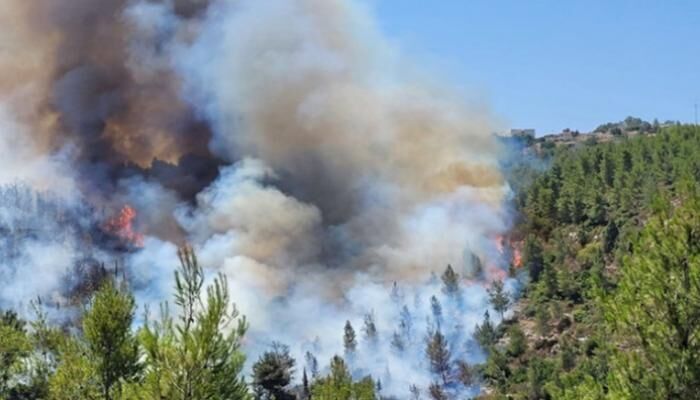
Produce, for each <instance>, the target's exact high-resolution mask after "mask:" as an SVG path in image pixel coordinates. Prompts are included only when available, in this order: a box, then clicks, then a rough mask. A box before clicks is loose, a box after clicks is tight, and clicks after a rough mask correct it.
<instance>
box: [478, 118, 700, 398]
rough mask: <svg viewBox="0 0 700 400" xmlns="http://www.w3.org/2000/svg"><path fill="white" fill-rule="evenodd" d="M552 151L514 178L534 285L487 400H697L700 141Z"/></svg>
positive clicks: (624, 141) (506, 338)
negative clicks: (542, 162)
mask: <svg viewBox="0 0 700 400" xmlns="http://www.w3.org/2000/svg"><path fill="white" fill-rule="evenodd" d="M696 129H697V127H694V126H674V127H668V128H664V129H663V130H662V131H661V132H660V133H658V134H655V135H648V136H647V135H645V136H635V137H634V138H627V137H622V138H621V139H619V140H616V141H614V142H608V143H595V142H594V141H589V142H587V144H584V145H581V146H578V147H572V148H567V147H561V148H557V149H555V150H554V151H553V153H552V154H551V155H550V157H549V158H548V159H547V160H545V161H547V162H549V163H550V165H549V167H548V168H546V169H539V168H534V167H533V164H532V163H527V164H521V165H517V166H514V167H513V169H512V173H513V180H514V181H516V182H528V184H526V185H521V186H519V187H518V193H517V199H516V202H517V207H518V209H519V211H520V215H521V220H520V221H519V223H518V226H517V229H516V233H515V235H516V237H517V236H518V235H520V237H522V238H523V252H524V257H523V264H524V267H525V268H526V269H527V271H528V274H529V277H530V282H529V283H528V284H527V286H526V289H525V291H524V297H523V299H522V301H521V303H520V304H519V305H518V307H517V312H516V314H515V316H514V317H513V318H512V319H511V320H510V321H508V322H507V323H505V324H504V326H503V327H500V329H499V330H498V332H499V338H498V339H497V341H496V344H495V345H494V346H492V347H491V350H490V352H491V356H490V358H489V361H488V364H487V365H486V367H485V368H484V371H485V378H486V379H487V380H488V382H489V384H490V386H491V388H492V389H493V390H492V391H491V392H490V393H489V394H488V395H485V396H483V397H484V398H514V399H549V398H554V399H602V398H621V399H627V398H629V399H656V398H664V399H667V398H684V399H687V398H697V396H698V395H697V394H696V388H697V387H699V386H698V385H700V381H699V380H698V378H699V376H700V375H699V374H700V356H699V354H700V353H699V352H698V350H700V349H698V346H699V345H700V343H699V341H700V301H698V300H700V297H699V295H700V219H699V218H700V200H699V196H700V157H699V155H700V135H699V134H698V132H697V130H696Z"/></svg>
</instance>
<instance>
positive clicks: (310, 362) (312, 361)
mask: <svg viewBox="0 0 700 400" xmlns="http://www.w3.org/2000/svg"><path fill="white" fill-rule="evenodd" d="M304 358H305V359H306V367H307V368H309V372H311V378H313V379H316V378H317V377H318V360H316V357H314V355H313V354H311V352H310V351H307V352H306V354H305V355H304Z"/></svg>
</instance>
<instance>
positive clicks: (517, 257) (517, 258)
mask: <svg viewBox="0 0 700 400" xmlns="http://www.w3.org/2000/svg"><path fill="white" fill-rule="evenodd" d="M513 266H514V267H515V268H520V267H522V266H523V256H522V255H521V254H520V249H519V248H517V247H515V248H513Z"/></svg>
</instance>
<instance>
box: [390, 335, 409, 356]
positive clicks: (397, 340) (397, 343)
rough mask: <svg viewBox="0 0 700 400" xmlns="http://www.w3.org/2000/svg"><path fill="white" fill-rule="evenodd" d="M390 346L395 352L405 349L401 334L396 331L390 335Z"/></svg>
mask: <svg viewBox="0 0 700 400" xmlns="http://www.w3.org/2000/svg"><path fill="white" fill-rule="evenodd" d="M391 348H392V349H394V351H396V352H397V353H402V352H403V351H404V350H406V342H404V339H403V336H402V335H401V334H399V333H398V332H396V331H394V333H393V334H392V335H391Z"/></svg>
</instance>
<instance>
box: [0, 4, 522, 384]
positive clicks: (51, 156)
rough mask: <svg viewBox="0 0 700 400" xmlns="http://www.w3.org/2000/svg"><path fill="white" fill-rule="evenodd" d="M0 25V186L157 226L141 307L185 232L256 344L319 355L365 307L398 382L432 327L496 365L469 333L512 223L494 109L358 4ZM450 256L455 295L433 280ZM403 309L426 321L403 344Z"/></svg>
mask: <svg viewBox="0 0 700 400" xmlns="http://www.w3.org/2000/svg"><path fill="white" fill-rule="evenodd" d="M0 23H1V25H0V26H2V28H0V29H1V30H2V33H3V34H2V35H0V128H1V129H2V136H0V156H1V158H0V184H7V183H12V182H15V181H22V182H25V183H26V184H27V185H29V186H30V187H32V188H33V189H34V190H51V191H53V192H54V193H57V194H59V195H61V196H63V198H64V199H68V200H70V201H72V202H73V203H75V202H86V203H88V204H91V205H93V206H94V207H96V208H101V209H111V210H115V209H118V208H119V207H121V206H122V205H123V204H130V205H131V206H132V207H134V208H135V209H136V211H137V212H138V217H137V224H138V226H137V228H138V229H139V230H140V231H141V232H143V233H144V234H145V235H146V237H145V240H144V241H143V247H142V248H140V249H139V250H136V251H131V252H129V253H127V254H126V255H125V260H124V262H125V263H126V266H127V268H128V270H129V276H130V279H131V280H132V285H133V287H134V289H135V290H136V291H137V295H138V297H139V300H140V301H141V303H143V304H152V303H157V302H159V301H162V300H164V299H166V298H167V297H168V293H169V292H170V288H171V285H170V283H171V277H172V271H173V269H174V268H175V267H176V265H177V257H176V254H175V253H176V248H177V246H178V245H181V244H183V243H189V244H191V245H192V246H193V247H194V248H195V249H196V251H197V253H198V256H199V259H200V261H201V263H202V264H203V265H204V266H205V267H206V268H207V269H208V271H210V272H212V273H214V272H223V273H224V274H225V275H226V276H227V277H228V278H229V279H230V286H231V288H232V289H233V297H234V300H235V301H236V302H237V303H238V305H239V307H240V308H241V309H242V311H243V313H244V314H246V315H247V316H248V318H249V320H250V321H251V323H252V328H251V333H250V335H249V336H250V339H249V343H248V348H249V351H250V354H251V355H253V356H254V355H255V354H257V353H259V352H260V351H262V350H264V349H265V346H267V345H269V344H270V343H271V342H272V341H275V340H276V341H282V342H284V343H286V344H289V345H290V346H291V348H292V350H293V351H294V352H295V354H296V356H297V360H299V362H300V363H301V362H302V360H304V354H305V353H306V352H307V351H308V352H310V353H313V354H315V355H316V357H318V359H319V360H320V361H321V362H322V363H323V362H325V361H327V360H328V359H329V358H330V357H331V356H332V355H333V354H335V353H341V352H342V347H341V337H342V328H343V325H344V323H345V321H346V320H350V321H351V322H352V323H353V324H354V325H355V326H356V328H357V330H358V332H359V330H360V327H361V325H362V319H363V317H364V316H365V315H366V314H368V313H372V314H373V315H375V316H376V320H377V321H378V324H379V325H380V327H379V328H380V329H379V330H380V340H379V341H378V342H377V343H375V344H374V345H373V346H375V347H373V348H372V349H371V351H370V350H369V348H368V347H364V350H360V351H359V353H358V355H357V356H356V357H355V358H354V359H353V361H352V363H351V364H352V366H353V370H354V371H355V373H357V374H364V373H371V374H372V375H373V376H374V377H375V378H381V379H382V381H383V382H384V383H385V391H386V392H387V393H388V394H395V395H398V396H406V393H407V391H408V386H409V384H410V383H418V384H420V385H422V386H423V387H427V385H428V383H429V382H430V380H431V379H432V378H431V375H430V373H429V370H428V368H427V367H426V360H425V353H424V342H423V337H424V335H425V332H426V331H429V330H431V329H436V328H439V329H443V330H444V331H445V332H446V334H448V335H449V336H450V337H451V338H452V339H453V340H452V342H451V343H453V345H454V346H455V348H454V349H453V351H454V353H455V354H456V355H459V356H461V357H465V358H467V359H468V361H470V362H476V361H479V360H481V359H482V358H483V354H481V353H480V351H479V349H478V348H477V347H476V346H469V345H467V343H470V339H469V338H470V334H471V331H472V330H473V328H474V325H475V324H476V323H477V322H478V321H480V320H481V318H482V316H483V313H484V311H485V310H487V309H488V304H487V296H486V289H485V284H486V283H488V282H490V281H491V280H494V279H503V277H504V276H505V273H504V268H505V260H503V259H502V257H501V254H500V253H499V251H498V246H497V243H496V237H498V236H499V235H502V234H503V233H504V232H505V231H506V229H507V217H508V214H507V212H506V210H505V208H504V204H505V201H506V195H507V192H508V188H507V185H506V183H505V181H504V179H503V178H502V176H501V173H500V172H499V168H498V157H499V151H500V149H499V147H498V144H497V142H496V140H495V138H494V137H493V135H492V134H491V132H492V131H493V130H494V127H493V126H492V122H491V121H492V118H491V116H490V115H489V114H488V113H487V112H485V111H484V110H483V107H474V106H472V105H469V104H467V103H466V102H464V101H463V100H461V99H460V96H459V95H458V94H456V93H454V92H452V91H451V90H450V89H449V87H446V86H441V85H437V84H435V83H434V79H427V78H426V77H425V75H421V74H419V73H415V72H409V71H415V68H414V66H413V65H411V60H408V59H407V58H405V57H404V56H403V55H402V54H400V53H399V52H398V51H397V49H395V48H394V47H392V46H391V45H390V44H389V42H388V41H387V40H386V39H385V38H384V37H383V36H382V34H381V33H380V31H379V29H378V28H377V27H376V26H375V23H374V20H373V18H372V16H371V13H370V12H369V10H368V9H367V8H366V7H365V5H363V4H362V3H359V2H356V1H351V0H294V1H284V2H280V1H275V0H209V1H205V0H105V1H100V2H95V1H92V0H36V1H32V2H25V1H20V0H10V1H5V2H3V3H2V5H0ZM29 49H31V51H30V50H29ZM68 200H67V201H68ZM94 219H95V221H97V220H99V218H97V217H94ZM8 221H9V220H8ZM95 223H97V222H95ZM6 225H8V226H9V225H11V222H7V223H6ZM74 236H78V234H77V233H76V234H75V235H74ZM35 244H36V243H33V242H27V244H25V245H24V246H25V247H26V251H25V254H37V253H36V251H35V250H33V248H32V246H34V245H35ZM55 245H56V246H59V244H55ZM76 246H78V247H79V246H80V245H79V243H78V244H76V241H74V240H71V241H70V245H69V246H64V249H74V248H75V247H76ZM50 250H51V251H52V252H54V250H55V249H53V248H51V249H50ZM42 251H49V250H42ZM58 253H59V254H63V255H65V257H57V258H55V259H53V260H52V263H54V264H55V263H59V264H61V265H63V266H56V265H48V264H46V266H43V265H45V264H42V263H41V262H34V263H33V265H34V268H45V269H50V270H51V271H55V272H56V275H51V276H60V275H61V274H63V273H65V271H68V270H69V268H68V267H67V266H66V265H65V264H69V263H71V262H73V261H72V260H74V259H75V258H76V257H77V256H75V251H72V252H71V251H70V250H61V251H58ZM71 254H73V255H71ZM475 259H479V260H483V263H484V265H485V268H482V269H478V268H477V265H475V262H474V260H475ZM448 264H451V265H452V266H454V267H455V269H456V270H457V272H459V273H460V274H461V275H462V277H463V278H464V279H463V281H462V289H461V290H462V293H461V296H460V300H459V301H458V300H456V299H455V298H453V297H450V296H447V295H445V294H444V293H442V291H441V290H440V287H439V284H438V283H436V282H435V281H434V280H433V281H430V280H429V278H430V275H431V272H432V271H435V272H437V273H440V272H441V271H442V270H443V269H444V268H445V267H446V266H447V265H448ZM477 264H479V263H477ZM39 266H42V267H39ZM0 268H2V271H3V274H7V273H8V272H7V271H12V274H13V275H12V276H13V278H12V279H20V278H21V274H20V273H19V271H18V270H17V268H16V266H14V265H13V266H11V267H10V266H5V265H2V266H0ZM0 276H4V275H2V274H0ZM394 282H397V283H396V286H395V287H394ZM510 283H511V284H512V282H510ZM25 284H26V285H30V283H29V282H25ZM59 285H60V284H59V283H56V284H52V286H51V287H44V286H37V287H35V288H34V289H33V291H32V292H31V294H32V295H37V294H40V293H39V292H42V291H43V292H45V291H50V290H54V289H55V287H56V286H59ZM392 288H393V289H392ZM511 289H512V290H514V287H511ZM2 294H3V296H0V301H2V299H5V298H10V296H15V294H12V293H10V292H6V291H3V293H2ZM432 296H435V298H436V299H437V300H438V301H440V302H441V303H442V306H443V307H444V314H443V317H442V318H443V320H444V321H442V322H441V321H440V320H439V319H440V318H438V317H437V316H436V315H435V314H434V309H432V308H431V304H430V298H431V297H432ZM0 305H2V303H1V302H0ZM402 318H403V319H406V318H409V319H411V320H412V321H414V323H413V325H412V326H413V329H414V333H412V334H411V336H410V337H408V336H406V337H405V338H404V339H405V347H406V350H404V352H403V353H401V354H399V353H397V352H396V350H395V349H393V350H392V344H391V338H392V335H393V334H394V332H395V331H396V329H398V328H397V326H398V325H397V324H399V323H400V322H401V320H402ZM404 322H405V321H404ZM381 324H384V326H382V325H381ZM361 347H362V346H361Z"/></svg>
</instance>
